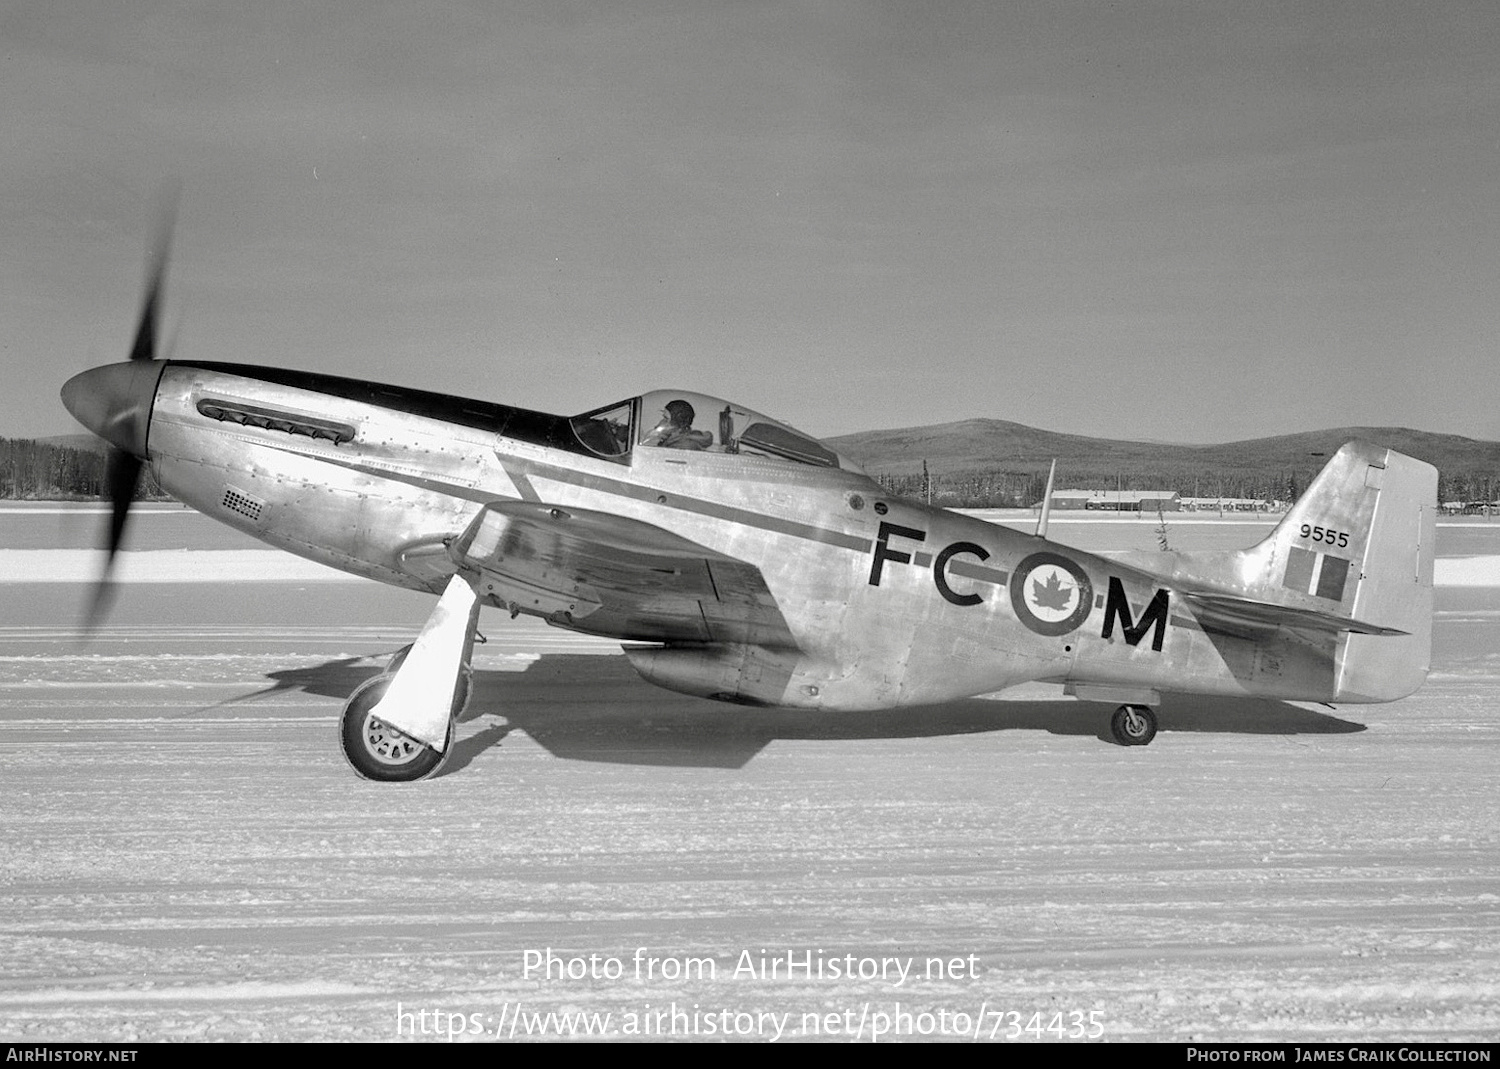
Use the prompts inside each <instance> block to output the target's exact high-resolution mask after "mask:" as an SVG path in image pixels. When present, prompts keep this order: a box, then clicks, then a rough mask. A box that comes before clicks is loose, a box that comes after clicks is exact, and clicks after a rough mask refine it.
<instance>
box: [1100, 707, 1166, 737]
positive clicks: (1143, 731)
mask: <svg viewBox="0 0 1500 1069" xmlns="http://www.w3.org/2000/svg"><path fill="white" fill-rule="evenodd" d="M1109 730H1110V732H1111V733H1112V734H1113V735H1114V737H1115V741H1116V742H1118V743H1119V744H1120V745H1121V746H1145V745H1146V744H1147V743H1149V742H1150V741H1151V740H1152V739H1154V738H1156V714H1155V713H1153V712H1152V711H1151V709H1150V707H1149V706H1145V705H1122V706H1120V707H1119V708H1118V709H1116V710H1115V715H1114V716H1112V717H1110V719H1109Z"/></svg>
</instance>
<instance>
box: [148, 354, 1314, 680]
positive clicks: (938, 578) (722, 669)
mask: <svg viewBox="0 0 1500 1069" xmlns="http://www.w3.org/2000/svg"><path fill="white" fill-rule="evenodd" d="M148 451H149V459H150V463H151V464H152V466H153V469H154V471H155V474H156V477H157V479H158V481H159V482H160V484H161V485H162V487H163V488H164V489H165V490H166V491H167V492H168V493H170V494H172V495H173V496H174V497H177V498H178V499H180V500H182V501H183V502H185V503H187V504H188V505H191V506H192V507H193V508H195V509H197V510H199V511H201V512H203V513H205V514H206V515H208V516H211V517H213V518H215V519H217V520H220V521H222V522H224V523H226V524H229V525H230V526H232V527H236V528H238V529H240V530H242V531H245V532H246V533H248V534H251V535H253V536H254V537H256V538H258V539H261V540H262V541H264V542H267V543H269V544H270V545H273V546H276V547H278V548H281V549H284V550H287V551H290V552H292V553H296V554H298V555H301V556H303V557H307V558H310V559H312V560H316V561H320V562H322V563H324V564H328V565H331V566H333V567H335V568H339V569H342V570H344V571H346V572H351V573H353V574H356V575H361V576H366V577H368V578H371V579H376V580H379V581H381V582H386V583H392V584H395V585H398V586H404V587H408V588H412V589H421V590H430V591H433V592H437V591H440V590H441V589H442V587H443V584H444V583H445V582H446V580H447V579H448V577H449V576H451V575H452V574H453V572H454V570H455V565H454V563H453V562H452V560H451V559H450V558H449V556H448V554H447V552H446V546H447V544H448V543H450V542H451V541H452V540H453V539H454V538H455V537H456V536H457V535H458V534H459V533H460V532H462V531H464V530H465V528H466V527H467V526H468V524H469V523H470V522H471V521H472V520H473V518H474V517H475V515H476V514H477V513H478V512H479V510H480V508H481V507H482V506H483V505H485V504H486V503H490V502H496V501H525V502H538V503H542V504H546V505H552V506H557V507H561V508H578V509H586V510H591V511H594V512H599V513H609V514H612V515H616V516H622V517H627V518H630V519H633V520H637V521H641V522H642V523H647V524H651V525H654V526H656V527H659V528H662V529H664V530H667V531H670V532H672V533H673V534H675V535H678V536H680V537H682V538H685V539H688V540H690V541H691V542H693V543H696V544H698V545H701V546H703V547H705V548H707V549H709V550H712V551H714V552H716V553H721V554H724V555H726V556H729V557H733V558H736V559H738V560H742V561H745V562H747V563H748V564H751V565H753V566H754V567H756V568H758V569H759V570H760V572H761V574H762V576H763V577H764V581H765V584H766V587H767V588H768V590H769V591H770V593H771V595H772V596H773V597H774V599H775V602H776V604H778V605H779V606H781V607H782V611H783V614H784V616H785V619H786V625H787V627H788V628H789V630H790V632H791V634H792V636H793V637H794V638H795V646H796V649H795V651H788V650H785V649H771V650H761V649H755V650H730V651H725V650H724V649H722V648H717V647H716V646H715V644H714V643H713V642H712V641H711V640H709V641H692V640H690V641H686V642H683V641H676V642H672V641H668V642H666V644H665V646H666V648H664V649H656V650H645V651H642V652H640V653H639V654H637V655H634V656H633V658H632V659H633V660H635V662H636V664H637V667H638V668H640V669H641V671H642V673H643V674H644V675H646V677H647V678H648V679H652V680H653V681H654V682H658V683H661V684H662V685H665V686H669V687H672V688H673V689H680V690H687V691H690V692H695V693H704V694H712V695H713V696H717V697H734V698H738V699H740V700H745V701H755V702H765V703H767V704H777V705H789V706H801V707H809V708H835V709H870V708H883V707H889V706H894V705H901V704H919V703H929V702H938V701H944V700H949V699H953V698H957V697H962V696H968V695H974V694H982V693H989V692H993V691H997V690H1001V689H1004V688H1005V687H1008V686H1011V685H1014V684H1016V683H1020V682H1023V681H1028V680H1047V681H1055V682H1063V683H1071V684H1073V686H1074V688H1075V689H1076V690H1077V691H1078V692H1079V693H1080V694H1082V695H1083V696H1088V695H1089V694H1090V692H1091V689H1092V690H1098V691H1099V692H1100V694H1101V696H1103V695H1108V696H1118V695H1120V694H1125V695H1129V694H1132V693H1135V692H1139V693H1141V694H1143V695H1149V694H1151V693H1152V692H1154V691H1156V690H1158V689H1160V690H1189V691H1197V692H1208V693H1224V694H1243V693H1257V694H1262V695H1272V696H1285V697H1299V698H1304V699H1316V700H1325V699H1327V698H1331V697H1332V696H1333V695H1334V692H1335V681H1334V677H1333V671H1332V663H1333V643H1334V642H1335V641H1336V640H1334V639H1331V638H1330V639H1327V640H1323V641H1318V640H1309V639H1308V638H1306V637H1301V638H1299V637H1296V636H1292V635H1286V636H1284V637H1282V638H1281V639H1280V640H1279V641H1277V642H1275V643H1272V644H1271V645H1269V646H1268V644H1267V643H1266V642H1265V641H1263V640H1262V641H1248V640H1242V639H1239V638H1236V637H1234V636H1230V635H1225V634H1214V633H1209V632H1206V631H1205V630H1204V629H1203V628H1201V627H1199V626H1198V625H1197V624H1196V622H1195V621H1194V619H1193V616H1192V614H1191V612H1189V611H1187V610H1186V609H1185V608H1183V607H1182V606H1180V605H1178V604H1176V603H1174V601H1173V595H1172V591H1171V590H1169V589H1167V588H1165V587H1163V586H1162V585H1160V584H1159V582H1158V580H1157V577H1155V576H1153V575H1151V574H1149V573H1147V572H1143V571H1140V570H1137V569H1136V568H1133V567H1130V566H1126V565H1124V564H1122V563H1120V562H1115V561H1111V560H1109V559H1107V558H1103V557H1099V556H1097V555H1094V554H1089V553H1085V552H1081V551H1078V550H1074V549H1070V548H1067V547H1065V546H1062V545H1059V544H1056V543H1053V542H1049V541H1046V540H1044V539H1040V538H1035V537H1032V536H1028V535H1026V534H1023V533H1020V532H1017V531H1013V530H1010V529H1008V528H1004V527H999V526H996V525H992V524H989V523H985V522H983V521H981V520H978V519H975V518H973V517H968V516H964V515H960V514H957V513H952V512H948V511H945V510H941V509H936V508H931V507H928V506H925V505H923V504H921V503H918V502H914V501H909V500H905V499H902V498H898V497H893V496H892V495H890V494H888V493H887V492H886V491H885V490H884V489H883V488H881V487H880V486H879V485H878V484H877V483H875V482H874V481H873V480H871V479H869V478H867V477H866V476H864V475H863V474H861V473H858V472H854V471H846V470H841V469H839V468H837V467H816V466H809V465H804V464H797V463H793V462H790V461H787V460H783V459H779V458H776V457H764V456H747V455H742V454H729V453H703V452H698V453H683V452H678V451H675V450H670V449H641V448H638V449H636V450H634V452H633V454H631V455H630V456H629V457H628V458H626V460H625V461H624V462H622V461H621V460H619V459H610V458H604V457H599V456H595V455H591V454H590V453H589V451H588V450H586V449H580V448H578V447H577V446H576V445H575V444H574V443H573V442H572V438H571V432H570V431H569V429H568V420H567V418H566V417H554V416H548V415H545V414H541V413H535V412H529V411H526V410H522V409H513V408H507V407H505V406H500V405H495V404H490V403H487V402H477V401H467V400H463V399H458V398H450V397H445V396H442V395H437V394H431V393H425V392H421V391H415V390H409V389H400V388H392V387H382V386H378V385H372V384H367V383H362V382H355V381H353V380H346V379H336V378H333V377H330V376H322V375H316V374H309V373H301V372H291V371H285V370H281V369H270V368H252V367H244V366H238V365H218V364H208V363H187V362H167V363H166V364H165V366H164V368H163V370H162V374H161V378H160V382H159V384H158V385H157V388H156V394H155V401H154V405H153V406H152V409H151V415H150V427H149V436H148ZM491 603H492V604H497V605H501V606H504V605H505V604H506V599H505V598H503V597H499V596H496V597H492V598H491ZM544 615H546V614H544ZM549 619H551V621H552V622H554V623H559V624H561V625H563V626H568V627H572V628H574V629H576V630H580V631H587V632H591V633H597V634H604V635H609V636H612V637H616V638H619V639H622V640H624V641H630V640H644V641H647V642H652V641H656V642H661V641H662V638H661V636H659V635H657V634H654V633H653V632H652V631H651V629H650V628H646V629H644V630H642V629H640V628H637V627H633V626H632V624H631V622H630V621H629V620H628V619H624V618H621V617H618V616H615V617H611V616H609V615H608V614H604V615H602V616H600V617H598V618H589V617H584V618H570V617H567V616H565V615H563V614H558V613H552V614H550V615H549ZM725 680H727V681H728V684H727V685H726V684H725V682H724V681H725Z"/></svg>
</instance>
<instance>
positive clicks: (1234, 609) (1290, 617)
mask: <svg viewBox="0 0 1500 1069" xmlns="http://www.w3.org/2000/svg"><path fill="white" fill-rule="evenodd" d="M1179 596H1180V597H1181V598H1182V600H1183V601H1186V602H1187V603H1188V605H1190V606H1191V607H1192V609H1193V614H1194V616H1196V617H1197V619H1198V622H1199V623H1200V624H1202V625H1203V626H1204V627H1205V628H1208V629H1209V630H1213V629H1214V628H1215V626H1216V625H1217V626H1218V627H1219V628H1220V629H1222V630H1226V631H1231V632H1235V631H1241V630H1247V629H1248V630H1256V629H1265V628H1271V629H1274V628H1278V627H1287V628H1295V629H1298V630H1302V631H1324V632H1331V633H1334V634H1339V633H1343V632H1350V633H1352V634H1356V635H1387V636H1392V635H1405V634H1409V632H1406V631H1401V630H1399V629H1397V628H1394V627H1382V626H1380V625H1379V624H1371V623H1366V622H1364V621H1363V620H1355V619H1353V618H1352V617H1348V616H1340V615H1338V614H1336V613H1328V612H1319V611H1318V610H1316V609H1303V608H1296V607H1293V606H1288V605H1273V604H1271V603H1269V602H1264V601H1252V600H1250V599H1249V598H1237V597H1233V596H1231V595H1228V594H1207V593H1204V594H1199V593H1193V592H1191V591H1183V592H1181V594H1180V595H1179Z"/></svg>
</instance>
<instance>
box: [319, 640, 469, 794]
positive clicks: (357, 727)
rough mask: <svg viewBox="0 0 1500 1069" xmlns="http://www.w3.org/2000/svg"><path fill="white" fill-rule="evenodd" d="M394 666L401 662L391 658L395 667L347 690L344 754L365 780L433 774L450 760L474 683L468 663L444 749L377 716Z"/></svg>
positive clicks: (341, 720)
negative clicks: (457, 724)
mask: <svg viewBox="0 0 1500 1069" xmlns="http://www.w3.org/2000/svg"><path fill="white" fill-rule="evenodd" d="M403 652H404V651H403ZM397 656H398V657H399V656H400V654H397ZM396 667H399V665H398V664H397V663H396V661H395V658H392V666H391V667H389V668H387V669H386V670H385V671H384V672H382V673H381V674H380V675H378V676H376V677H374V678H373V679H367V680H365V681H364V682H363V683H361V684H360V685H359V687H358V688H357V689H356V690H355V691H354V693H353V694H351V695H349V700H348V701H346V702H345V703H344V711H343V714H342V715H341V716H340V717H339V741H340V742H341V743H342V744H343V747H344V757H345V758H347V759H348V761H349V764H350V765H352V766H353V767H354V771H356V772H358V773H359V774H360V775H361V776H363V777H364V778H365V779H373V780H380V781H383V782H386V783H409V782H411V781H412V780H419V779H425V778H427V777H428V776H431V775H433V774H434V773H436V772H437V771H438V770H439V769H441V768H442V767H443V765H444V763H445V762H446V761H447V759H448V754H449V753H451V752H452V750H453V724H454V722H455V721H457V720H458V719H459V718H460V717H461V716H462V715H463V711H464V709H465V708H467V707H468V704H469V697H470V695H471V694H472V693H473V688H474V684H473V677H474V673H473V670H472V669H470V668H469V667H468V666H467V665H465V666H464V671H463V674H462V675H461V676H460V677H459V680H458V689H457V692H456V693H455V694H454V695H453V705H452V712H451V714H450V716H449V720H448V733H447V735H446V736H445V738H444V739H443V748H442V749H441V750H438V749H435V748H433V747H431V746H428V745H427V744H426V743H425V742H423V741H421V740H420V739H417V738H413V737H412V736H410V735H408V734H406V733H405V732H403V731H401V730H400V729H398V728H394V727H392V726H391V725H390V724H387V723H386V722H385V721H384V720H382V719H380V717H378V716H375V715H374V709H375V706H377V705H379V704H380V701H381V699H383V698H384V697H385V695H386V692H387V691H388V690H389V689H390V686H391V681H392V680H393V679H395V678H396V673H395V668H396Z"/></svg>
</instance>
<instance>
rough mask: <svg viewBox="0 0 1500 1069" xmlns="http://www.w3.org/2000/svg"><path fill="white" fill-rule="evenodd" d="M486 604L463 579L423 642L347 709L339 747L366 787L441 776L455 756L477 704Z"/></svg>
mask: <svg viewBox="0 0 1500 1069" xmlns="http://www.w3.org/2000/svg"><path fill="white" fill-rule="evenodd" d="M478 620H479V599H478V597H477V596H476V595H475V593H474V588H473V585H472V584H471V583H470V582H469V580H467V579H466V578H465V577H464V576H462V575H455V576H454V577H453V579H452V580H451V581H450V582H449V584H448V589H447V590H446V591H444V593H443V596H442V598H441V599H440V600H439V601H438V604H437V607H436V608H435V609H433V611H432V615H431V616H430V617H428V619H427V622H426V623H425V624H424V625H423V626H422V633H421V634H420V635H418V636H417V641H416V642H414V643H413V644H412V645H411V646H408V647H407V648H406V649H404V650H401V651H400V652H399V653H397V654H396V655H395V656H394V657H392V658H391V663H390V665H389V666H388V667H387V668H386V670H385V671H384V672H382V673H381V674H380V675H378V676H376V677H375V678H374V679H370V680H366V681H365V682H364V683H363V684H361V685H360V686H359V688H358V689H356V690H355V692H354V693H353V694H351V695H349V700H348V701H347V702H345V703H344V711H343V713H342V714H341V715H340V717H339V742H340V743H341V745H342V748H343V751H344V757H345V758H347V759H348V761H349V764H350V765H351V766H352V767H353V768H354V771H356V772H358V773H359V774H360V775H361V776H363V777H365V778H366V779H372V780H380V781H383V782H386V783H409V782H411V781H412V780H419V779H423V778H425V777H427V776H431V775H433V774H435V773H436V772H437V771H438V770H439V769H441V768H442V767H443V763H444V762H445V761H446V760H447V758H448V754H449V753H451V752H452V750H453V724H454V721H455V720H457V719H458V717H459V716H460V714H462V712H463V710H464V707H465V706H466V705H468V704H469V696H470V695H471V694H472V693H473V689H474V683H473V679H474V672H473V669H472V668H470V667H469V658H470V654H471V653H472V651H473V649H474V625H475V624H476V623H478Z"/></svg>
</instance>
